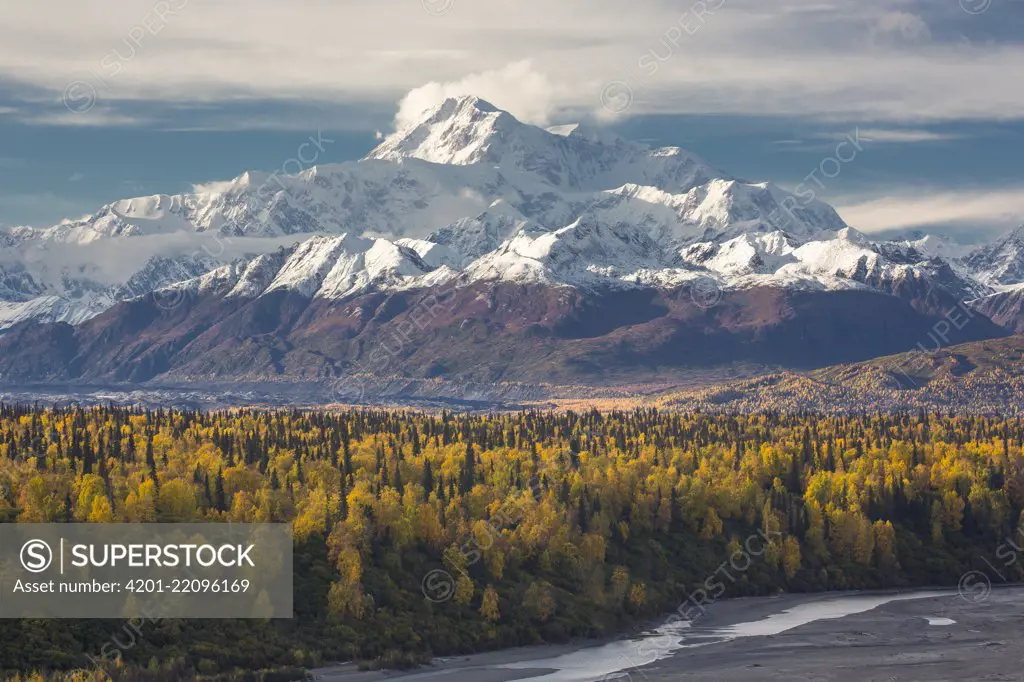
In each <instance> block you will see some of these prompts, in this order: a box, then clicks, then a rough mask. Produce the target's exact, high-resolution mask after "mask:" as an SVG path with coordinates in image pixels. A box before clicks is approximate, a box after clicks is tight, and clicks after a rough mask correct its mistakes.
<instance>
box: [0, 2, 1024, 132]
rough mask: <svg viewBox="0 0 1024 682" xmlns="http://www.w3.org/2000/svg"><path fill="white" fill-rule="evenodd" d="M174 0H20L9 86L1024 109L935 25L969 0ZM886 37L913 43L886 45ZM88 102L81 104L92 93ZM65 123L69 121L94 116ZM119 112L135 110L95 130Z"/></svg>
mask: <svg viewBox="0 0 1024 682" xmlns="http://www.w3.org/2000/svg"><path fill="white" fill-rule="evenodd" d="M169 4H170V5H171V6H172V7H174V8H175V9H176V12H175V13H174V14H172V15H168V16H166V19H165V20H163V21H157V22H155V23H154V21H153V17H152V16H151V14H152V9H153V3H152V2H150V0H74V1H73V0H52V2H51V3H50V4H49V5H48V7H49V11H47V12H39V11H38V9H37V8H36V7H35V6H34V5H33V4H32V3H8V5H7V6H5V8H4V21H3V22H2V24H0V79H3V80H12V81H14V82H22V83H27V84H29V85H31V86H35V87H39V88H44V89H46V91H47V92H48V93H51V94H52V99H51V102H52V103H53V109H54V111H55V112H56V111H57V110H59V109H63V106H62V105H61V103H60V98H61V95H62V93H64V92H65V90H66V88H68V86H69V85H72V84H74V83H75V82H76V81H84V82H86V83H89V84H90V86H91V87H92V88H94V89H95V91H96V93H97V95H98V98H99V100H100V101H101V102H103V103H106V104H113V103H116V102H117V100H120V99H154V100H160V101H168V102H182V101H189V102H195V101H200V102H210V101H214V102H216V101H223V100H225V99H230V98H273V99H279V100H285V101H308V100H310V99H314V100H318V99H319V100H329V101H335V102H345V103H348V104H358V103H360V102H364V103H370V102H372V103H375V104H377V103H380V102H394V101H396V100H398V99H399V98H401V97H402V96H403V95H404V94H405V93H409V99H408V100H407V101H406V102H405V106H404V107H403V109H404V111H405V112H406V113H405V114H403V116H406V115H408V111H410V110H413V109H416V108H419V107H420V106H423V104H422V102H425V101H430V100H433V99H436V98H437V97H438V96H439V95H440V93H443V92H448V91H451V90H465V89H467V88H473V89H479V90H480V91H479V92H476V93H474V94H479V95H480V96H483V97H485V98H488V99H493V100H496V103H497V104H498V105H499V106H504V107H508V108H510V109H512V110H513V111H514V112H515V113H517V114H518V115H520V116H522V117H524V118H526V119H528V120H536V121H543V120H545V119H546V118H551V117H552V114H551V112H552V111H555V110H563V109H568V110H574V111H576V112H586V111H592V110H594V109H595V108H597V107H598V106H599V97H600V93H601V91H602V88H603V87H604V86H605V85H606V84H608V83H609V82H611V81H617V80H620V81H624V82H626V83H628V84H629V85H630V87H631V88H632V91H633V95H634V101H633V102H632V106H631V107H630V109H629V111H628V113H631V114H632V113H640V112H652V113H663V112H664V113H697V114H709V113H730V114H754V115H798V116H817V117H826V118H834V119H842V120H844V121H857V122H860V123H868V122H871V121H882V120H893V121H902V122H913V121H939V120H955V119H962V118H979V119H989V120H992V119H1019V118H1024V89H1021V88H1013V87H1008V86H1007V83H1012V82H1015V79H1016V78H1017V74H1019V73H1021V72H1024V45H1021V44H1019V43H1008V42H1007V43H999V42H995V43H991V44H974V45H970V44H967V45H963V44H960V43H953V42H941V41H939V40H937V37H939V36H940V33H938V32H934V33H933V32H932V31H931V30H930V29H929V22H931V21H935V22H938V21H940V19H941V16H935V17H933V16H932V15H930V14H928V13H924V11H923V10H924V9H930V10H931V11H932V12H934V13H936V14H938V13H939V12H947V14H946V15H945V16H946V18H948V17H949V16H955V17H956V19H957V20H961V21H970V20H972V19H976V18H972V17H969V16H967V15H963V13H962V12H960V11H959V8H958V7H957V6H956V2H955V0H953V2H952V4H951V5H950V7H949V8H946V9H940V8H938V7H937V5H922V4H921V3H916V4H915V5H914V9H915V11H916V12H918V13H917V14H913V13H911V12H908V11H893V7H894V3H893V2H892V0H833V1H832V2H829V3H814V4H813V5H808V4H805V3H799V2H792V3H790V4H788V5H785V6H782V7H779V6H778V5H776V4H775V3H765V2H762V1H760V0H727V2H722V0H714V1H711V0H708V1H707V2H703V3H690V2H684V3H682V4H681V5H679V4H676V3H666V2H664V0H635V2H631V3H629V4H628V5H623V3H622V2H621V1H620V0H562V1H561V2H558V3H551V2H549V0H488V2H485V3H483V2H481V3H474V2H456V3H455V5H454V6H452V8H451V9H450V11H448V12H447V13H446V14H444V15H443V16H432V15H431V14H429V13H428V12H426V11H424V9H423V6H422V4H421V2H420V0H376V1H375V2H369V3H351V2H336V3H334V2H332V3H328V2H322V0H293V1H292V2H290V3H286V4H282V3H280V2H277V1H276V0H273V1H272V0H220V1H219V2H212V3H201V2H195V1H194V0H192V1H189V0H170V3H169ZM918 5H920V8H919V7H918ZM715 6H719V7H720V9H718V10H716V11H711V10H710V8H713V7H715ZM895 6H897V7H900V8H901V9H906V8H908V7H910V6H911V4H910V3H908V2H900V3H895ZM701 8H704V9H707V10H708V11H704V12H699V10H700V9H701ZM932 8H935V9H932ZM947 10H948V11H947ZM993 11H995V10H994V9H993ZM961 15H963V16H961ZM54 16H59V17H60V21H54V20H53V17H54ZM147 17H148V19H147ZM242 17H244V21H243V20H241V18H242ZM147 22H148V25H149V26H150V27H152V28H151V29H147V28H145V26H146V25H147ZM157 29H158V30H157ZM154 30H155V31H156V32H155V33H154ZM140 31H142V33H141V34H140ZM879 35H885V36H889V37H891V38H894V39H896V40H895V42H896V44H893V42H892V41H890V40H882V41H877V40H873V39H872V38H873V37H877V36H879ZM945 35H947V34H946V33H943V34H941V36H945ZM132 36H134V37H136V38H137V39H138V40H137V43H138V44H137V45H136V44H135V43H134V42H133V41H132ZM140 36H141V37H140ZM651 50H656V51H657V52H658V54H661V55H665V54H668V56H669V58H668V59H667V60H666V61H663V62H658V63H657V67H658V68H657V71H656V73H651V72H650V69H649V68H648V69H645V68H643V67H641V65H640V64H638V61H639V60H640V58H642V57H643V56H644V55H649V54H650V53H651ZM525 60H528V62H527V61H525ZM510 65H511V66H510ZM517 73H519V74H520V75H521V76H523V79H520V78H517V77H516V74H517ZM470 74H475V75H470ZM524 79H525V80H524ZM424 83H428V84H430V85H427V86H424V85H423V84H424ZM72 94H73V95H74V97H73V102H72V104H73V105H75V106H77V105H79V104H80V102H81V95H82V91H81V88H79V89H78V90H75V91H73V93H72ZM503 100H504V101H503ZM567 113H568V114H571V113H573V112H567ZM54 115H55V116H56V117H57V121H58V122H61V123H69V122H70V123H72V124H77V125H82V123H83V120H84V119H82V118H77V119H76V118H73V117H72V118H69V117H68V116H65V115H59V114H54ZM113 123H120V121H119V120H118V119H116V118H113V117H110V116H107V117H102V116H101V117H96V118H93V120H92V121H90V124H93V125H102V124H113Z"/></svg>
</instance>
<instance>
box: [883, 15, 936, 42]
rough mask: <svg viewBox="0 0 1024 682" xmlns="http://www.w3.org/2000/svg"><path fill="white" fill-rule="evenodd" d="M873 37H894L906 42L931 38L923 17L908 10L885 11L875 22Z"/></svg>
mask: <svg viewBox="0 0 1024 682" xmlns="http://www.w3.org/2000/svg"><path fill="white" fill-rule="evenodd" d="M872 35H873V36H874V37H875V38H895V39H898V40H901V41H907V42H921V41H927V40H931V36H932V33H931V29H929V28H928V24H927V23H925V21H924V19H922V18H921V17H919V16H918V15H916V14H911V13H910V12H885V13H883V14H882V15H881V16H880V17H879V18H878V21H877V22H876V23H875V27H874V30H873V31H872Z"/></svg>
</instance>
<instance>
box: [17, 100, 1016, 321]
mask: <svg viewBox="0 0 1024 682" xmlns="http://www.w3.org/2000/svg"><path fill="white" fill-rule="evenodd" d="M0 245H2V246H3V248H2V250H0V329H3V328H7V327H10V326H12V325H14V324H17V323H19V322H23V321H27V320H37V321H51V322H52V321H65V322H70V323H72V324H77V323H81V322H83V321H84V320H87V319H89V318H91V317H93V316H95V315H97V314H99V313H100V312H102V311H104V310H106V309H108V308H109V307H111V306H112V305H114V304H115V303H117V302H118V301H121V300H128V299H132V298H136V297H139V296H143V295H145V294H147V293H149V292H152V291H161V292H171V293H173V292H177V293H184V292H193V293H202V294H205V293H210V294H214V295H217V296H219V297H224V298H231V297H236V296H244V297H246V298H252V297H257V296H260V295H263V294H267V293H271V292H274V291H279V290H286V291H290V292H294V293H297V294H299V295H301V296H304V297H307V298H317V299H327V300H342V299H345V298H347V297H352V296H356V295H358V294H362V293H367V292H373V291H397V290H405V289H415V288H425V287H433V286H439V285H442V284H452V285H454V286H471V285H474V284H476V283H478V282H488V281H492V282H511V283H529V284H544V285H553V286H571V287H577V288H584V289H588V290H596V289H616V290H622V289H630V288H643V287H654V288H665V289H668V288H676V287H680V286H685V285H686V284H687V283H689V282H692V281H694V280H696V279H700V280H701V281H708V280H711V281H713V282H714V283H715V284H714V286H717V287H718V288H720V289H722V290H728V289H736V290H742V289H745V288H753V287H774V288H784V289H786V288H795V289H803V290H819V291H820V290H825V291H828V290H847V289H858V290H866V291H878V292H883V293H890V294H891V293H894V292H896V291H900V290H902V289H903V288H905V286H906V285H907V283H910V284H914V285H916V284H919V283H924V284H923V286H925V287H941V288H943V289H945V290H946V291H948V292H950V293H952V294H953V295H955V296H956V297H957V298H960V299H962V300H963V299H974V298H981V297H984V296H986V295H989V294H991V293H993V291H994V287H996V286H998V285H1004V284H1012V283H1015V282H1020V281H1022V280H1024V237H1022V236H1021V235H1020V234H1018V235H1017V236H1016V237H1014V236H1013V235H1011V236H1010V237H1007V238H1006V239H1004V240H1002V241H1000V242H998V243H997V244H993V245H992V246H991V247H987V249H982V250H980V251H978V252H976V253H971V254H964V253H962V252H960V251H958V250H957V248H956V247H955V245H951V244H948V243H945V242H942V241H941V240H936V239H935V238H933V237H928V236H922V237H921V238H920V239H916V240H912V241H905V242H888V243H875V242H872V241H871V240H870V239H868V238H867V237H865V236H864V235H862V234H860V233H858V232H857V231H856V230H854V229H852V228H850V227H848V226H847V225H846V224H845V223H844V222H843V220H842V219H841V218H840V217H839V215H838V214H837V213H836V212H835V211H834V210H833V209H832V208H831V207H830V206H828V205H826V204H824V203H821V202H818V201H811V202H808V201H805V200H803V199H800V198H798V197H796V196H794V195H792V194H790V193H788V192H786V191H785V190H783V189H781V188H779V187H776V186H774V185H772V184H771V183H752V182H746V181H743V180H740V179H737V178H735V177H733V176H731V175H729V174H727V173H725V172H723V171H721V170H718V169H716V168H714V167H713V166H711V165H710V164H709V163H707V162H706V161H704V160H702V159H700V158H699V157H697V156H695V155H694V154H692V153H690V152H687V151H685V150H682V149H679V148H677V147H665V148H652V147H649V146H647V145H643V144H638V143H635V142H630V141H627V140H623V139H621V138H619V137H616V136H614V135H610V134H608V133H606V132H603V131H600V130H593V129H588V128H587V127H586V126H581V125H573V126H560V127H556V128H550V129H547V130H545V129H542V128H538V127H535V126H531V125H526V124H524V123H521V122H520V121H518V120H516V119H515V118H514V117H513V116H511V115H510V114H508V113H507V112H504V111H501V110H500V109H497V108H495V107H494V106H492V105H490V104H488V103H487V102H484V101H482V100H480V99H478V98H475V97H461V98H452V99H449V100H447V101H445V102H444V103H443V104H441V105H440V106H438V107H437V108H435V109H434V110H432V111H428V112H426V113H425V114H424V115H423V116H422V118H421V120H420V121H418V122H417V123H416V124H414V125H412V126H410V127H408V128H406V129H403V130H399V131H397V132H396V133H395V134H393V135H392V136H390V137H389V138H388V139H386V140H384V141H383V142H382V143H381V144H380V146H378V147H377V148H376V149H374V150H372V151H371V152H370V153H369V154H368V155H367V156H366V157H365V158H364V159H362V160H360V161H358V162H351V163H343V164H334V165H321V166H316V167H312V168H308V169H306V170H304V171H302V172H300V173H298V174H296V175H290V176H285V175H280V174H267V173H259V172H247V173H243V174H242V175H240V176H239V177H237V178H235V179H234V180H231V181H229V182H223V183H212V184H209V185H205V186H197V188H196V191H194V192H192V193H189V194H181V195H174V196H169V195H157V196H151V197H138V198H134V199H126V200H122V201H117V202H114V203H112V204H108V205H107V206H104V207H102V208H101V209H100V210H98V211H97V212H96V213H95V214H92V215H88V216H84V217H82V218H79V219H75V220H66V221H64V222H62V223H60V224H59V225H55V226H53V227H50V228H45V229H32V228H7V229H4V230H3V231H0ZM169 300H173V297H172V299H169Z"/></svg>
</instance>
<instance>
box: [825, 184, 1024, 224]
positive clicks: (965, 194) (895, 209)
mask: <svg viewBox="0 0 1024 682" xmlns="http://www.w3.org/2000/svg"><path fill="white" fill-rule="evenodd" d="M833 203H834V205H835V206H836V210H837V211H839V215H841V216H842V217H843V220H845V221H846V222H847V223H849V224H850V225H853V226H854V227H856V228H857V229H858V230H861V231H863V232H879V231H884V230H890V229H901V228H912V227H916V228H923V227H928V226H933V225H949V224H967V225H976V226H977V227H978V228H979V229H984V228H987V227H993V226H999V225H1017V224H1020V223H1021V220H1022V219H1024V187H1013V188H1003V189H996V190H987V191H986V190H978V191H972V190H970V189H963V190H951V189H919V190H913V191H910V190H908V191H905V192H902V193H899V194H894V195H890V196H886V197H884V198H882V199H868V200H863V199H857V198H853V199H846V200H840V201H837V202H833Z"/></svg>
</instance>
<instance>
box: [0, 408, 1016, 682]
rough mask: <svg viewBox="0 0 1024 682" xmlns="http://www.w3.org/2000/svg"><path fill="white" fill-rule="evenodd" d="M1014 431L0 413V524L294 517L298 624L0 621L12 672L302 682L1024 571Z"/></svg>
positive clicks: (847, 421)
mask: <svg viewBox="0 0 1024 682" xmlns="http://www.w3.org/2000/svg"><path fill="white" fill-rule="evenodd" d="M1022 448H1024V423H1022V422H1021V420H1020V419H1019V418H1016V417H1015V418H1009V419H1008V418H1001V417H998V416H978V415H956V414H931V413H923V412H921V413H902V414H872V413H862V414H859V415H822V414H813V413H795V414H780V413H776V412H768V411H766V412H762V413H758V414H742V415H741V414H735V415H723V414H714V415H712V414H702V413H679V412H667V411H659V410H657V409H653V408H647V409H636V410H633V411H614V410H613V411H605V412H599V411H596V410H592V411H583V412H573V411H528V412H519V413H507V414H486V415H485V414H454V413H450V412H438V413H421V412H411V411H390V410H375V409H361V410H352V411H346V412H328V411H298V410H295V411H289V410H277V411H274V410H254V409H239V410H231V411H222V412H200V411H174V410H145V409H141V408H121V407H114V406H107V407H90V408H83V407H79V406H72V407H60V406H53V407H41V406H38V405H36V406H26V405H0V519H2V520H3V521H4V522H7V523H16V522H66V523H110V522H125V521H126V522H138V523H145V522H212V523H215V522H228V521H230V522H282V523H291V524H292V527H293V534H294V565H295V583H294V600H295V612H294V618H292V619H273V620H219V621H208V620H174V619H163V620H158V619H153V620H147V621H144V622H142V623H134V622H133V623H128V622H125V621H117V620H91V621H85V620H82V621H67V620H21V621H16V620H6V621H0V671H2V674H0V678H4V679H8V680H12V681H13V680H18V681H20V682H28V681H29V680H49V679H55V680H56V679H59V680H68V681H70V680H79V681H81V682H87V681H90V680H101V679H102V680H106V679H114V680H125V681H128V680H152V681H160V680H182V679H203V680H223V681H225V682H227V681H230V680H266V681H268V682H269V681H272V680H290V679H301V678H302V677H303V675H304V674H305V673H304V671H305V670H307V669H310V668H314V667H316V666H319V665H321V664H324V663H328V662H334V661H357V662H359V664H360V665H361V666H363V667H366V668H374V667H409V666H413V665H417V664H420V663H423V662H426V661H428V660H429V659H430V658H431V657H433V656H444V655H451V654H455V653H467V652H472V651H480V650H485V649H494V648H500V647H510V646H518V645H526V644H534V643H542V642H564V641H568V640H570V639H574V638H586V637H596V636H604V635H609V634H613V633H617V632H623V631H629V630H630V629H632V628H637V627H641V626H643V625H645V624H649V623H650V622H651V621H652V619H656V618H664V617H667V616H668V615H669V614H673V613H675V614H680V615H683V616H684V617H688V618H692V617H694V614H699V613H700V612H701V610H702V608H703V606H702V605H706V603H707V602H708V601H709V599H710V600H713V599H716V598H719V597H721V598H725V597H730V596H741V595H745V596H746V595H763V594H771V593H776V592H779V591H790V592H806V591H822V590H845V589H861V588H864V589H868V588H892V587H912V586H937V585H955V584H956V583H957V580H958V578H959V577H960V576H961V575H962V574H963V573H964V572H965V571H968V570H971V569H973V568H977V567H978V562H980V561H986V560H987V561H991V562H993V563H995V562H998V565H999V566H1000V568H1001V572H1002V573H1003V574H1005V575H1006V576H1007V578H1008V579H1012V580H1019V579H1021V578H1024V571H1022V569H1021V566H1020V562H1018V561H1017V557H1016V555H1013V556H1012V557H1009V558H1006V557H1005V556H1004V555H1003V554H1001V556H1002V557H1003V558H994V557H995V554H996V550H997V547H1000V546H1005V542H1006V541H1007V539H1010V541H1011V542H1016V544H1014V545H1013V546H1014V547H1017V546H1020V545H1021V541H1020V539H1019V538H1018V534H1024V518H1022V511H1024V452H1022ZM983 565H984V564H982V566H983ZM1004 566H1005V568H1003V567H1004ZM723 567H726V568H724V570H723ZM698 595H699V596H698ZM694 605H697V606H698V607H700V608H697V609H694V608H693V606H694ZM112 643H113V644H114V645H113V646H112Z"/></svg>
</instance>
